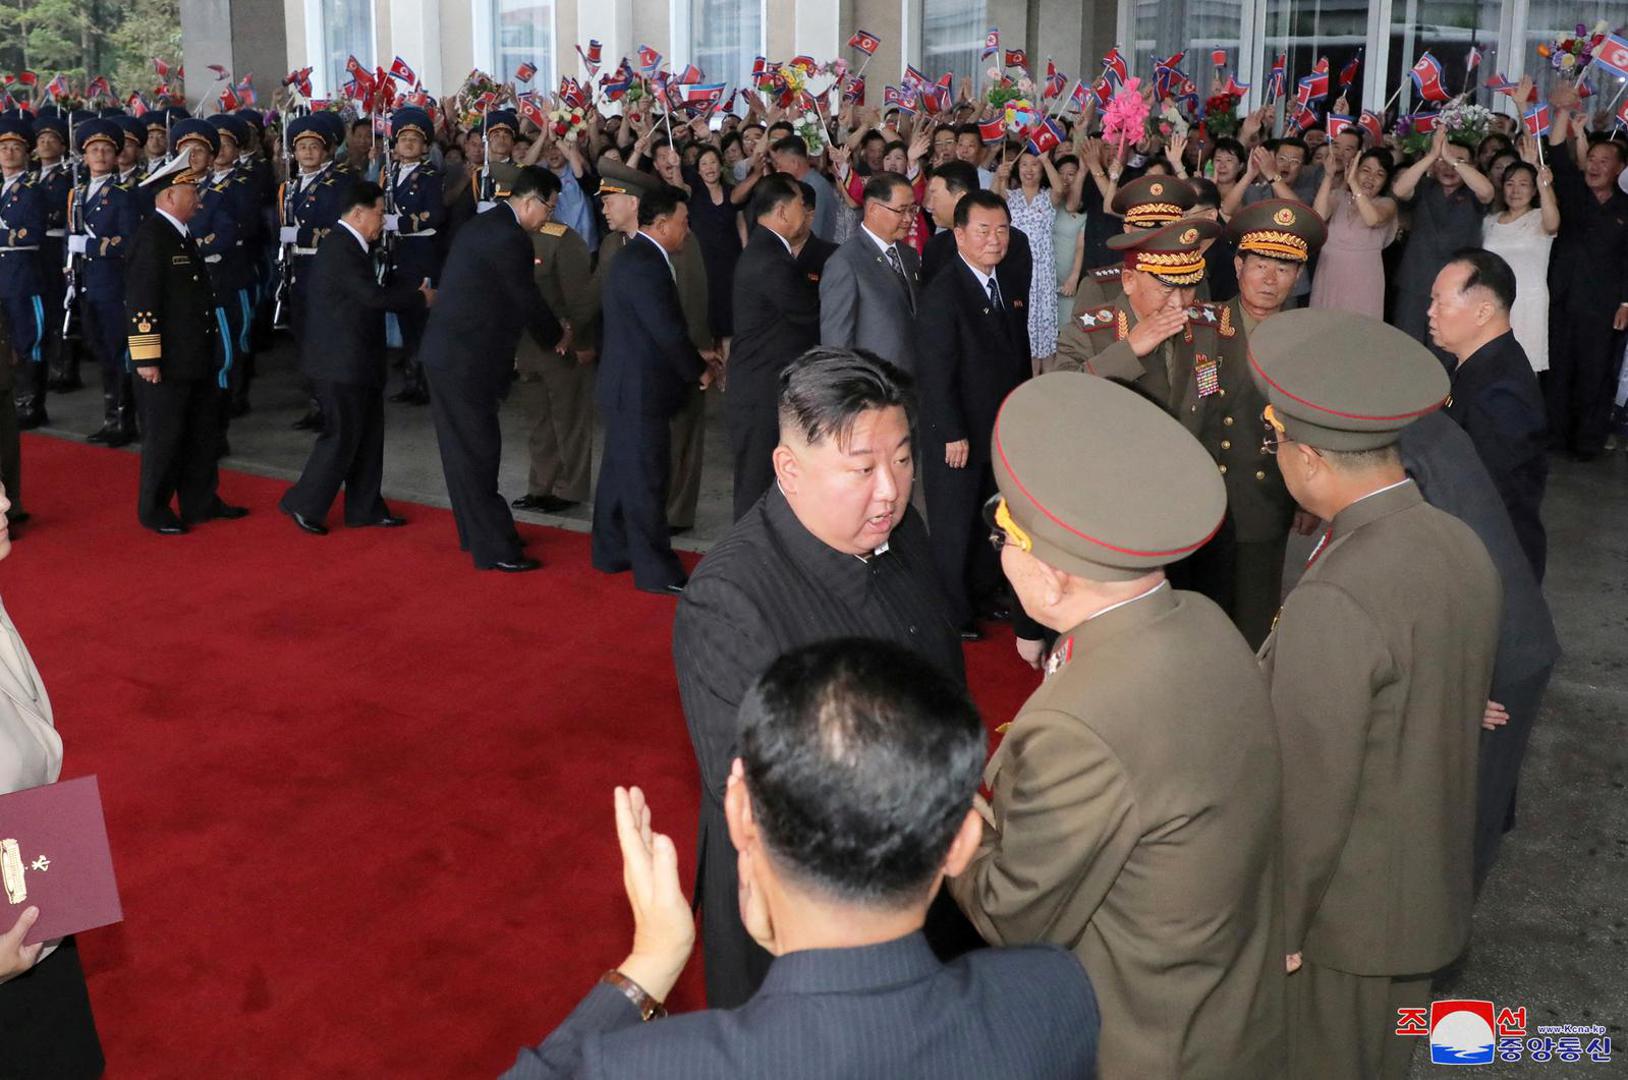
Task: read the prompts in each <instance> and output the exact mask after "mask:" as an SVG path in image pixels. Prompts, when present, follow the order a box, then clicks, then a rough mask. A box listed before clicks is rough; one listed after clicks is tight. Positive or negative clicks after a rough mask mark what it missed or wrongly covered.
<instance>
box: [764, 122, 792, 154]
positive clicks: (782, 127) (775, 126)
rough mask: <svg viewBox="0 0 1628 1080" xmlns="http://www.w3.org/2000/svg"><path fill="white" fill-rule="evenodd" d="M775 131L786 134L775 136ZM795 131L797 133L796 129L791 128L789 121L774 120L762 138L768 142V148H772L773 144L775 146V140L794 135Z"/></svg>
mask: <svg viewBox="0 0 1628 1080" xmlns="http://www.w3.org/2000/svg"><path fill="white" fill-rule="evenodd" d="M777 131H784V132H785V133H786V134H785V135H776V134H775V132H777ZM796 131H797V129H796V128H795V127H793V126H792V124H791V121H789V120H776V121H775V122H774V123H772V124H770V125H769V129H768V130H767V131H766V132H764V138H766V139H768V140H769V146H770V147H771V148H772V147H773V146H774V144H775V140H777V139H783V138H785V137H786V136H787V135H792V134H795V133H796Z"/></svg>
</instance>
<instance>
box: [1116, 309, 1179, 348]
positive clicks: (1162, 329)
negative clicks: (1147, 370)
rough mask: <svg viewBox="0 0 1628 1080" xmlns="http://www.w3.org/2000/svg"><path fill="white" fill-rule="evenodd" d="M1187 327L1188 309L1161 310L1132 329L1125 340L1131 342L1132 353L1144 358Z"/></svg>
mask: <svg viewBox="0 0 1628 1080" xmlns="http://www.w3.org/2000/svg"><path fill="white" fill-rule="evenodd" d="M1186 326H1187V309H1186V308H1171V307H1165V308H1160V309H1159V310H1158V311H1156V312H1154V313H1153V314H1152V315H1150V316H1149V317H1147V318H1146V319H1143V320H1142V321H1140V322H1138V323H1137V324H1136V325H1135V326H1133V327H1131V332H1130V335H1129V336H1128V337H1127V338H1126V339H1125V340H1126V341H1128V342H1130V346H1131V352H1133V353H1135V354H1136V355H1137V356H1138V357H1142V356H1146V355H1147V354H1148V353H1150V352H1152V351H1153V350H1154V349H1157V348H1158V347H1159V346H1160V345H1162V344H1164V343H1165V342H1166V341H1168V340H1169V339H1170V338H1172V337H1174V336H1175V335H1176V334H1179V333H1180V332H1181V331H1182V330H1183V329H1184V328H1185V327H1186Z"/></svg>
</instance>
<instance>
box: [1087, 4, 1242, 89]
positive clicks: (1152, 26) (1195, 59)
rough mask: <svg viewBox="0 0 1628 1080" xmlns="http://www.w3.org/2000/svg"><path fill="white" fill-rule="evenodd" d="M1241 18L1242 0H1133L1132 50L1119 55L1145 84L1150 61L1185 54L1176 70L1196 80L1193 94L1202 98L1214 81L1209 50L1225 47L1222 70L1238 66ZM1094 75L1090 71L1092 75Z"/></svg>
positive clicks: (1236, 69) (1235, 70) (1149, 73)
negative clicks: (1196, 91)
mask: <svg viewBox="0 0 1628 1080" xmlns="http://www.w3.org/2000/svg"><path fill="white" fill-rule="evenodd" d="M1243 17H1244V5H1243V3H1242V0H1136V8H1135V23H1134V28H1135V29H1134V33H1135V37H1134V39H1133V45H1132V54H1131V55H1128V56H1126V57H1125V60H1126V62H1127V63H1129V64H1130V66H1131V74H1132V75H1138V76H1140V77H1141V78H1142V80H1143V81H1144V82H1146V81H1147V80H1148V79H1150V78H1152V76H1153V65H1154V63H1155V61H1159V60H1166V59H1169V58H1170V57H1171V56H1174V55H1175V54H1176V53H1178V52H1185V53H1186V56H1185V58H1184V59H1183V60H1182V62H1181V69H1182V70H1183V71H1185V72H1186V73H1187V74H1188V75H1189V76H1190V77H1191V78H1192V80H1193V82H1194V83H1195V84H1197V86H1198V93H1199V96H1200V97H1208V96H1209V92H1210V84H1211V82H1212V81H1214V79H1215V69H1214V68H1213V67H1211V66H1210V51H1211V50H1212V49H1225V50H1227V65H1228V70H1230V71H1231V72H1232V73H1233V74H1237V72H1238V70H1239V65H1238V45H1239V33H1240V31H1241V29H1242V27H1243ZM1098 74H1099V72H1098V71H1097V70H1096V69H1093V70H1092V71H1091V76H1092V77H1093V78H1095V77H1096V76H1097V75H1098Z"/></svg>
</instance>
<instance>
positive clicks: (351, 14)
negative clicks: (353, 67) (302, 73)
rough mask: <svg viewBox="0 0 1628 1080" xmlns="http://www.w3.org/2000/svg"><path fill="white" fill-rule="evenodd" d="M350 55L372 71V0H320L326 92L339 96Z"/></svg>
mask: <svg viewBox="0 0 1628 1080" xmlns="http://www.w3.org/2000/svg"><path fill="white" fill-rule="evenodd" d="M306 10H310V9H309V8H307V9H306ZM352 56H355V57H356V59H358V60H360V61H361V62H362V63H363V64H365V65H367V69H368V70H369V71H372V70H373V0H322V70H323V74H324V75H325V76H326V77H327V80H328V83H327V92H328V94H330V95H338V93H339V90H340V88H341V87H342V86H344V85H345V83H346V82H347V81H348V80H349V79H350V77H351V76H350V72H348V71H346V70H345V62H346V61H347V60H349V59H350V58H351V57H352Z"/></svg>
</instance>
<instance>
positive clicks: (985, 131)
mask: <svg viewBox="0 0 1628 1080" xmlns="http://www.w3.org/2000/svg"><path fill="white" fill-rule="evenodd" d="M978 137H979V138H981V139H983V141H984V145H985V146H994V145H995V144H996V143H998V142H1001V141H1003V140H1004V139H1005V138H1006V121H1005V120H1003V119H1001V118H1000V117H999V116H996V117H992V118H991V119H988V120H984V121H981V122H980V123H979V124H978Z"/></svg>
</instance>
